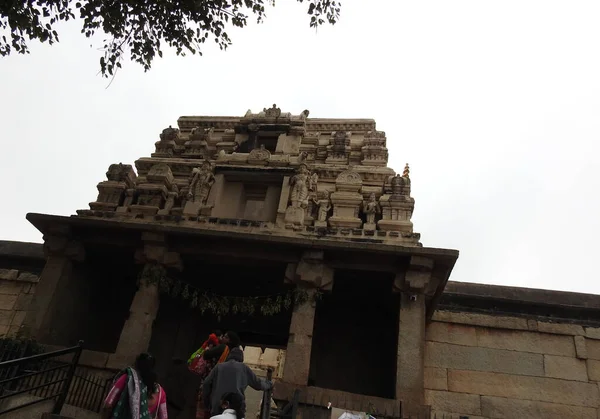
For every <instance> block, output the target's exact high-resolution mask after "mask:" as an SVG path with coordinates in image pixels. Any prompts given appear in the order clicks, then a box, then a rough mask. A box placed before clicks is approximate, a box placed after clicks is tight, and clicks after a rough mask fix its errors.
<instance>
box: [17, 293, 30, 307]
mask: <svg viewBox="0 0 600 419" xmlns="http://www.w3.org/2000/svg"><path fill="white" fill-rule="evenodd" d="M32 300H33V294H19V296H18V298H17V299H16V302H15V305H14V306H13V308H14V309H15V310H28V309H29V306H30V305H31V301H32Z"/></svg>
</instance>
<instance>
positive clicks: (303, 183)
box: [290, 164, 318, 208]
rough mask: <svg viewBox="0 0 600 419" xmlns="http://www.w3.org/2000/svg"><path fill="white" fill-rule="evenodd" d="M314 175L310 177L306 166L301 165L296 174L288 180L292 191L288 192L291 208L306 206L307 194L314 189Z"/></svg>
mask: <svg viewBox="0 0 600 419" xmlns="http://www.w3.org/2000/svg"><path fill="white" fill-rule="evenodd" d="M316 175H317V174H316V173H315V174H314V175H313V176H311V174H310V171H309V170H308V166H306V165H305V164H301V165H300V167H299V168H298V171H297V172H296V174H295V175H294V176H293V177H292V178H291V179H290V185H291V186H292V190H291V191H290V201H292V207H293V208H306V206H307V205H308V194H309V191H310V190H311V189H313V188H314V187H316V180H317V179H318V177H316Z"/></svg>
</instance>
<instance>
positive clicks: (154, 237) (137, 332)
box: [107, 233, 182, 368]
mask: <svg viewBox="0 0 600 419" xmlns="http://www.w3.org/2000/svg"><path fill="white" fill-rule="evenodd" d="M142 241H143V242H144V246H143V248H142V249H139V250H138V251H137V252H136V255H135V256H136V262H137V263H140V264H153V265H158V266H162V267H164V268H176V269H181V268H182V264H181V259H180V257H179V254H178V253H175V252H169V251H168V248H167V245H166V240H165V236H164V235H163V234H154V233H143V234H142ZM159 306H160V295H159V289H158V284H157V283H153V282H148V280H147V279H146V278H142V279H141V281H140V285H139V289H138V291H137V292H136V293H135V295H134V297H133V301H132V303H131V307H130V309H129V317H128V318H127V320H126V321H125V324H124V325H123V330H122V331H121V337H120V338H119V343H118V344H117V350H116V351H115V353H114V354H113V355H111V356H110V358H109V361H108V365H107V367H108V368H123V367H125V366H127V365H131V363H132V362H133V360H134V358H135V357H136V356H137V355H138V354H139V353H141V352H145V351H147V350H148V346H149V345H150V339H151V338H152V327H153V325H154V320H155V319H156V315H157V314H158V308H159Z"/></svg>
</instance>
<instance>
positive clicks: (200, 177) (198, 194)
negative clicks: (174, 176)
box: [183, 161, 215, 216]
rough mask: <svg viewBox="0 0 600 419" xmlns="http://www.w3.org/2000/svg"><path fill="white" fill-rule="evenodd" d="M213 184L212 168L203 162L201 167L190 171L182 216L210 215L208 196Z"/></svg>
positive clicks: (209, 164)
mask: <svg viewBox="0 0 600 419" xmlns="http://www.w3.org/2000/svg"><path fill="white" fill-rule="evenodd" d="M214 183H215V175H214V167H213V165H212V164H211V163H210V162H208V161H205V162H204V163H202V166H200V167H197V168H194V169H192V174H191V176H190V184H189V189H188V193H187V201H186V203H185V207H184V209H183V214H184V215H192V216H197V215H210V210H211V206H210V205H208V204H207V201H208V196H209V194H210V191H211V189H212V186H213V184H214Z"/></svg>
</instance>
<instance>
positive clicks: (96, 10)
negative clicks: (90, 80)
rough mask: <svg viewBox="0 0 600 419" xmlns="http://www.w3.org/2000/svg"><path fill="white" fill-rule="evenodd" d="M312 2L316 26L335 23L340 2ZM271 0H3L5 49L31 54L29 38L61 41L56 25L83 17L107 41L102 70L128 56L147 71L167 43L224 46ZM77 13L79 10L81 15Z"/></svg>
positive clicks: (180, 47) (0, 46)
mask: <svg viewBox="0 0 600 419" xmlns="http://www.w3.org/2000/svg"><path fill="white" fill-rule="evenodd" d="M296 1H298V2H300V3H304V2H306V3H307V5H308V15H309V16H310V27H312V28H317V27H319V26H321V25H323V24H324V23H330V24H335V23H336V22H337V20H338V18H339V14H340V3H339V1H334V0H296ZM265 3H266V4H271V5H274V4H275V1H274V0H158V1H150V0H79V1H72V0H3V1H0V55H2V56H7V55H10V54H11V53H14V52H16V53H19V54H28V53H29V48H28V42H29V41H32V40H38V41H40V42H47V43H49V44H54V43H55V42H58V40H59V38H58V33H57V31H56V30H55V25H56V24H57V23H58V22H60V21H68V20H71V19H75V18H76V17H78V18H79V19H80V20H81V21H82V23H83V27H82V29H81V33H82V34H84V35H85V36H86V37H88V38H89V37H91V36H93V35H94V34H95V33H96V32H97V31H101V32H104V33H105V34H106V35H107V36H108V38H107V39H105V40H104V41H103V45H102V51H103V56H102V57H101V58H100V72H101V74H102V75H103V76H104V77H108V76H112V75H114V73H115V71H116V70H117V68H120V67H121V61H122V58H123V57H124V56H125V55H127V54H129V58H130V59H131V60H132V61H135V62H137V63H139V64H141V65H142V66H143V67H144V70H145V71H148V70H149V69H150V68H151V66H152V61H153V60H154V58H155V57H156V56H157V55H158V56H159V57H162V49H163V47H164V45H165V44H166V45H167V46H169V47H171V48H173V49H175V51H176V52H177V54H178V55H181V56H185V55H186V54H187V53H191V54H200V55H202V52H201V46H202V44H204V43H205V42H206V41H210V40H214V42H216V43H217V44H218V45H219V47H220V48H221V49H226V48H227V47H228V46H229V45H231V38H230V37H229V35H228V34H227V32H226V31H225V29H226V27H230V25H233V26H237V27H240V28H243V27H245V26H246V25H247V24H248V19H249V18H250V16H254V17H256V19H257V22H259V23H260V22H262V21H263V19H264V18H265V17H266V14H265ZM76 14H77V15H78V16H76Z"/></svg>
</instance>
